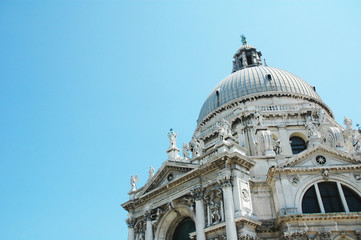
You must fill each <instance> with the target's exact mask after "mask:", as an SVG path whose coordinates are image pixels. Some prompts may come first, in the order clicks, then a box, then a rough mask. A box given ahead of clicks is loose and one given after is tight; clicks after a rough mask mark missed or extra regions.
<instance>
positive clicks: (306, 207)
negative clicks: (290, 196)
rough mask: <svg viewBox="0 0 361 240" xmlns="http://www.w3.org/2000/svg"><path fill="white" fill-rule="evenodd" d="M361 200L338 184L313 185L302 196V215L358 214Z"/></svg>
mask: <svg viewBox="0 0 361 240" xmlns="http://www.w3.org/2000/svg"><path fill="white" fill-rule="evenodd" d="M360 211H361V198H360V196H359V195H358V194H357V193H355V192H354V191H353V190H351V189H350V188H348V187H346V186H344V185H342V184H340V183H339V182H321V183H315V184H314V185H313V186H311V187H310V188H309V189H308V190H307V191H306V193H305V195H303V199H302V212H303V213H332V212H360Z"/></svg>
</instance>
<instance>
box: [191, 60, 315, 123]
mask: <svg viewBox="0 0 361 240" xmlns="http://www.w3.org/2000/svg"><path fill="white" fill-rule="evenodd" d="M280 94H282V95H283V94H292V95H296V96H303V97H306V98H310V99H312V100H315V101H317V102H322V100H321V98H320V97H319V96H318V94H317V93H316V92H315V90H314V88H313V87H311V86H310V85H308V84H307V83H306V82H305V81H303V80H302V79H301V78H299V77H297V76H296V75H294V74H292V73H290V72H287V71H285V70H282V69H278V68H275V67H268V66H263V65H258V66H253V67H246V68H242V69H240V70H238V69H237V70H236V71H235V72H233V73H232V74H231V75H229V76H228V77H226V78H225V79H223V80H222V81H221V82H220V83H219V84H218V85H217V86H216V87H215V88H214V90H213V91H212V92H211V93H210V94H209V96H208V98H207V100H206V101H205V102H204V104H203V106H202V109H201V111H200V113H199V116H198V120H197V122H198V124H199V123H200V122H201V121H202V120H203V119H204V118H205V117H206V116H207V115H208V114H210V113H211V112H212V111H214V110H215V109H217V108H219V107H221V106H223V105H225V104H227V103H230V102H232V101H233V100H236V99H239V100H241V99H242V98H246V97H251V96H254V95H256V96H260V97H261V96H270V95H280Z"/></svg>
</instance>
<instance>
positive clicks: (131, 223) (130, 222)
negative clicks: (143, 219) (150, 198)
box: [125, 218, 135, 228]
mask: <svg viewBox="0 0 361 240" xmlns="http://www.w3.org/2000/svg"><path fill="white" fill-rule="evenodd" d="M125 222H126V223H127V225H128V228H134V225H135V219H134V218H128V219H126V220H125Z"/></svg>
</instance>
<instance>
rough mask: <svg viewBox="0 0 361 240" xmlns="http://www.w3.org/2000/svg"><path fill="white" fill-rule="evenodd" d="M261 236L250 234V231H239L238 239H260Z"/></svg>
mask: <svg viewBox="0 0 361 240" xmlns="http://www.w3.org/2000/svg"><path fill="white" fill-rule="evenodd" d="M259 239H260V238H259V237H257V236H256V235H253V234H249V233H244V232H242V233H238V240H259Z"/></svg>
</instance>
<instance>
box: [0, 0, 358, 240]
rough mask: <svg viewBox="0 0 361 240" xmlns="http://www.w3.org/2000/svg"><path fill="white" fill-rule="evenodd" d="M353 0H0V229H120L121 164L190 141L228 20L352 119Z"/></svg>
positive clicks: (6, 234)
mask: <svg viewBox="0 0 361 240" xmlns="http://www.w3.org/2000/svg"><path fill="white" fill-rule="evenodd" d="M360 10H361V2H360V1H203V0H202V1H201V0H199V1H190V0H183V1H179V0H175V1H165V0H164V1H157V0H155V1H142V0H139V1H107V0H106V1H95V0H93V1H82V0H74V1H69V0H64V1H60V0H59V1H50V0H49V1H17V0H11V1H8V0H2V1H1V2H0V53H1V54H0V80H1V81H0V84H1V85H0V110H1V118H0V196H1V197H0V214H1V218H0V239H7V240H19V239H20V240H22V239H37V240H42V239H52V240H56V239H67V240H71V239H89V240H90V239H109V240H111V239H126V236H127V227H126V224H125V221H124V220H125V219H126V212H125V211H124V210H123V209H122V208H121V207H120V204H121V203H123V202H125V201H127V199H128V195H127V193H128V191H129V190H130V185H129V179H130V176H131V175H135V174H138V175H139V177H140V183H139V184H138V186H142V185H143V184H144V183H145V181H146V180H147V177H148V172H147V171H148V169H149V166H150V165H152V166H153V167H154V168H155V169H156V170H157V169H158V168H159V167H160V166H161V164H162V162H163V161H164V160H166V157H167V155H166V153H165V150H166V149H167V147H168V138H167V133H168V131H169V128H174V129H175V131H176V132H178V146H179V147H180V146H181V143H182V142H189V141H190V139H191V136H192V134H193V131H194V129H195V127H196V119H197V117H198V113H199V110H200V108H201V106H202V104H203V102H204V100H205V99H206V97H207V96H208V94H209V93H210V92H211V91H212V89H213V88H214V87H215V86H216V84H217V83H218V82H220V81H221V80H222V79H223V78H224V77H226V76H227V75H229V74H230V72H231V70H232V56H233V54H234V53H235V51H236V50H237V49H238V48H239V47H240V46H241V41H240V38H239V36H240V34H245V35H246V36H247V40H248V43H249V44H252V45H254V46H255V47H257V48H258V50H260V51H262V53H263V57H264V58H266V59H267V63H268V65H269V66H274V67H278V68H281V69H285V70H287V71H290V72H292V73H294V74H296V75H298V76H299V77H301V78H303V79H304V80H305V81H307V82H308V83H309V84H311V85H315V86H316V89H317V92H318V93H319V95H320V96H321V98H322V99H323V100H324V102H325V103H326V104H328V106H330V107H331V109H332V110H333V112H334V114H335V117H336V120H337V121H338V122H339V123H342V121H343V117H344V116H345V115H347V116H348V117H350V118H351V119H353V121H354V124H355V123H356V122H358V123H361V111H360V104H361V81H360V80H361V72H360V66H361V60H360V56H361V54H360V53H361V47H360V42H361V27H360V26H361V14H360Z"/></svg>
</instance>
